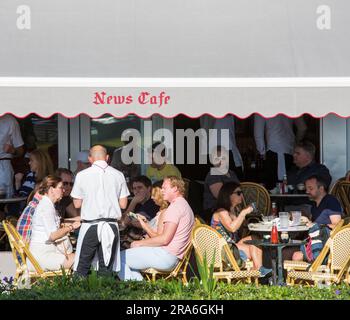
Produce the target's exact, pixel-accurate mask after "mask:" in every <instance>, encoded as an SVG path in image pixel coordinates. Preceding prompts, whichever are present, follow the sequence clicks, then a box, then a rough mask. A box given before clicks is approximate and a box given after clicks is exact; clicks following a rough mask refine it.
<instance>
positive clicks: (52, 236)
mask: <svg viewBox="0 0 350 320" xmlns="http://www.w3.org/2000/svg"><path fill="white" fill-rule="evenodd" d="M79 227H80V222H78V221H76V222H74V223H72V224H71V225H69V226H65V227H63V228H59V229H58V230H56V231H54V232H51V234H50V237H49V240H50V241H55V240H57V239H60V238H62V237H64V236H65V235H67V234H69V233H70V232H71V231H73V230H75V229H78V228H79Z"/></svg>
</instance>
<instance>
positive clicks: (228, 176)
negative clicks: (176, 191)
mask: <svg viewBox="0 0 350 320" xmlns="http://www.w3.org/2000/svg"><path fill="white" fill-rule="evenodd" d="M210 157H211V162H212V164H213V166H214V167H213V168H211V169H210V171H209V172H208V174H207V176H206V177H205V181H204V193H203V209H204V214H203V218H204V220H206V222H209V221H210V218H211V216H212V214H213V211H214V209H215V206H216V201H217V198H218V195H219V191H220V189H221V187H222V185H223V184H224V183H227V182H236V183H239V180H238V178H237V175H236V173H235V172H234V171H232V170H229V153H228V151H227V150H226V149H225V148H224V147H222V146H217V147H215V150H214V151H213V153H212V154H211V155H210Z"/></svg>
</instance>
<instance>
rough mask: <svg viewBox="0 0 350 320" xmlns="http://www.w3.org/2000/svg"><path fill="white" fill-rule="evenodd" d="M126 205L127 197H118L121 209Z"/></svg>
mask: <svg viewBox="0 0 350 320" xmlns="http://www.w3.org/2000/svg"><path fill="white" fill-rule="evenodd" d="M127 205H128V197H125V198H120V199H119V206H120V208H121V209H125V208H126V207H127Z"/></svg>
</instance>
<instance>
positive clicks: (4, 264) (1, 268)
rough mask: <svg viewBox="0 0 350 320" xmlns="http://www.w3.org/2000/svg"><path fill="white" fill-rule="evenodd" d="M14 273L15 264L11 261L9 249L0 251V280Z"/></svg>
mask: <svg viewBox="0 0 350 320" xmlns="http://www.w3.org/2000/svg"><path fill="white" fill-rule="evenodd" d="M15 273H16V265H15V263H14V261H13V257H12V252H11V251H0V281H1V282H2V281H3V279H4V277H7V278H10V277H11V276H12V277H14V275H15Z"/></svg>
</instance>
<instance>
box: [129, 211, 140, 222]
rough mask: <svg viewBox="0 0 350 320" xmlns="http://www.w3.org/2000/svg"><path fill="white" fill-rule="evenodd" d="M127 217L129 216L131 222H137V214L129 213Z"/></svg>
mask: <svg viewBox="0 0 350 320" xmlns="http://www.w3.org/2000/svg"><path fill="white" fill-rule="evenodd" d="M128 216H129V218H130V219H132V220H138V217H137V214H136V213H134V212H129V213H128Z"/></svg>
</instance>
